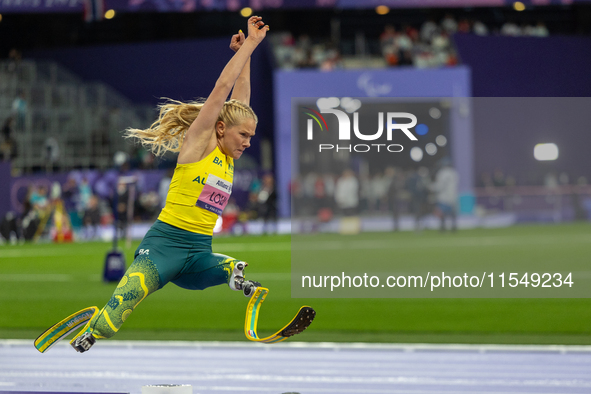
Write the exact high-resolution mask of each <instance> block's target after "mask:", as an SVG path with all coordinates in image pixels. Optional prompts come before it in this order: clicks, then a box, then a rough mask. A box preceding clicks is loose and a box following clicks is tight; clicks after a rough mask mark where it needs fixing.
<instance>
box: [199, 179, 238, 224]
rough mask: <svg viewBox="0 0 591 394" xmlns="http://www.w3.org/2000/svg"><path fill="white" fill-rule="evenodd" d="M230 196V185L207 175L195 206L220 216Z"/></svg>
mask: <svg viewBox="0 0 591 394" xmlns="http://www.w3.org/2000/svg"><path fill="white" fill-rule="evenodd" d="M230 194H232V183H231V182H228V181H226V180H223V179H222V178H219V177H217V176H215V175H213V174H209V176H208V177H207V182H205V185H204V186H203V190H202V191H201V194H200V195H199V199H198V200H197V204H196V205H197V206H198V207H201V208H203V209H206V210H208V211H210V212H213V213H215V214H218V215H221V214H222V211H223V210H224V208H225V207H226V205H227V204H228V200H229V199H230Z"/></svg>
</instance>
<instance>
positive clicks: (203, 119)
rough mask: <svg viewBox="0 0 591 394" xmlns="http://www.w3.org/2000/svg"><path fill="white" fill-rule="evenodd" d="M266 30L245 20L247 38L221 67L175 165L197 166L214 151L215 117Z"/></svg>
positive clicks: (252, 20) (255, 19)
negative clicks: (189, 164) (197, 163)
mask: <svg viewBox="0 0 591 394" xmlns="http://www.w3.org/2000/svg"><path fill="white" fill-rule="evenodd" d="M268 29H269V27H268V26H266V25H265V24H264V22H263V21H262V20H260V18H259V17H256V16H254V17H251V18H249V19H248V37H247V38H246V39H245V40H244V43H243V44H242V46H241V47H240V50H239V51H238V52H236V54H234V56H233V57H232V59H230V61H229V62H228V64H226V67H224V69H223V71H222V73H221V74H220V77H219V78H218V80H217V81H216V83H215V87H214V88H213V90H212V91H211V93H210V94H209V96H208V97H207V100H206V101H205V103H204V104H203V107H202V108H201V110H200V111H199V115H198V116H197V118H196V119H195V120H194V121H193V123H192V124H191V126H190V127H189V129H188V131H187V133H186V135H185V140H184V141H183V144H182V146H181V151H180V153H179V157H178V160H177V162H178V163H179V164H185V163H195V162H198V161H199V160H201V159H202V158H203V157H205V156H206V155H207V154H209V153H210V152H211V151H212V150H213V149H215V146H216V144H217V138H216V134H215V127H216V123H217V120H218V116H219V113H220V111H221V110H222V107H223V105H224V103H225V102H226V99H227V98H228V95H229V94H230V91H231V90H232V87H233V86H234V83H235V82H236V80H237V79H238V76H239V75H240V74H241V72H242V70H243V68H244V66H245V65H246V63H247V61H248V60H249V58H250V55H251V54H252V52H253V51H254V50H255V48H256V47H257V46H258V45H259V44H260V43H261V41H262V40H263V39H264V38H265V36H266V34H267V30H268Z"/></svg>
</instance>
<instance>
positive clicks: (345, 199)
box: [334, 170, 359, 216]
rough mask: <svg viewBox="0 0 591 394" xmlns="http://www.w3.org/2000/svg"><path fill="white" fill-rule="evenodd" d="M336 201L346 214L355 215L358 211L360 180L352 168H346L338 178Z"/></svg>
mask: <svg viewBox="0 0 591 394" xmlns="http://www.w3.org/2000/svg"><path fill="white" fill-rule="evenodd" d="M334 196H335V202H336V203H337V206H338V207H339V209H340V210H341V212H342V213H343V214H344V215H345V216H353V215H356V214H357V212H358V206H359V182H358V181H357V178H356V177H355V173H354V172H353V171H352V170H345V171H343V174H342V175H341V177H340V178H339V179H338V180H337V183H336V187H335V194H334Z"/></svg>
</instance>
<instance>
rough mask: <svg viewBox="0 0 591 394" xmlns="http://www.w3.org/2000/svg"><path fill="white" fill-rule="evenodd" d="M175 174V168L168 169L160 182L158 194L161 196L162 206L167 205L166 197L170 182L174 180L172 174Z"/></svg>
mask: <svg viewBox="0 0 591 394" xmlns="http://www.w3.org/2000/svg"><path fill="white" fill-rule="evenodd" d="M173 174H174V169H173V168H170V169H168V170H167V171H166V174H164V176H163V177H162V179H161V180H160V183H158V196H159V198H160V208H161V209H162V208H164V206H165V205H166V197H167V196H168V189H169V188H170V182H172V175H173Z"/></svg>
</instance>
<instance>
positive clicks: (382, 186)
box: [371, 172, 388, 212]
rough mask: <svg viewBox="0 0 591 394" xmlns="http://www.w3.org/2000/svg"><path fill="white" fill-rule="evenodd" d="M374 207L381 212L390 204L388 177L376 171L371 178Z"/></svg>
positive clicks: (372, 203)
mask: <svg viewBox="0 0 591 394" xmlns="http://www.w3.org/2000/svg"><path fill="white" fill-rule="evenodd" d="M371 196H372V197H371V199H372V202H371V205H372V209H373V210H374V211H376V212H380V211H383V210H385V209H386V206H387V204H388V178H387V177H386V176H384V175H383V174H382V173H381V172H378V173H376V174H375V175H374V176H373V178H372V180H371Z"/></svg>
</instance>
